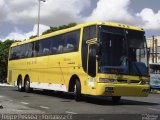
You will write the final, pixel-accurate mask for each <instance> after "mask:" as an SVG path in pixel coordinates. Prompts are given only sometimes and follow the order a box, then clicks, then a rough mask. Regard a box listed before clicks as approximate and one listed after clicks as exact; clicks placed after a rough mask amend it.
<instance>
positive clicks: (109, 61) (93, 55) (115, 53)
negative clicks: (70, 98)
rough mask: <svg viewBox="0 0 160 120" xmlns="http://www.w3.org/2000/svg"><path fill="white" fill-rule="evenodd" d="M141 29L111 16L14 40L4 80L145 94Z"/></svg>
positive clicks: (26, 86)
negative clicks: (23, 39)
mask: <svg viewBox="0 0 160 120" xmlns="http://www.w3.org/2000/svg"><path fill="white" fill-rule="evenodd" d="M144 35H145V32H144V30H143V29H141V28H139V27H135V26H129V25H125V24H120V23H113V22H90V23H85V24H80V25H77V26H75V27H72V28H68V29H65V30H60V31H57V32H53V33H50V34H46V35H42V36H40V37H36V38H33V39H30V40H25V41H22V42H17V43H14V44H13V45H12V46H11V48H10V54H9V61H8V78H7V79H8V83H10V84H12V85H16V86H18V90H19V91H23V90H25V91H26V92H30V91H31V90H32V89H33V88H38V89H45V90H55V91H64V92H72V93H74V96H75V100H77V101H78V100H81V98H82V95H84V94H85V95H93V96H110V97H112V100H113V101H114V102H118V101H119V100H120V98H121V96H139V97H145V96H148V93H149V76H148V64H147V62H148V61H147V45H146V39H145V36H144Z"/></svg>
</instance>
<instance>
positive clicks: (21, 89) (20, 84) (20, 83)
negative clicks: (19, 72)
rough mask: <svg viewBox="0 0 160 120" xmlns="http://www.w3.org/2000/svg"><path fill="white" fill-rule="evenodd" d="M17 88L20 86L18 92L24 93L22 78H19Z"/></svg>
mask: <svg viewBox="0 0 160 120" xmlns="http://www.w3.org/2000/svg"><path fill="white" fill-rule="evenodd" d="M17 86H18V91H19V92H22V91H23V90H24V88H23V87H22V77H19V78H18V83H17Z"/></svg>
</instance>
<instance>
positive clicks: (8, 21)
mask: <svg viewBox="0 0 160 120" xmlns="http://www.w3.org/2000/svg"><path fill="white" fill-rule="evenodd" d="M159 5H160V0H46V2H41V14H40V34H41V33H42V32H43V31H45V30H47V29H49V28H50V26H52V27H54V26H59V25H64V24H68V23H71V22H76V23H85V22H90V21H112V22H120V23H124V24H129V25H135V26H139V27H142V28H144V29H145V31H146V36H147V37H151V36H152V35H155V36H158V35H159V36H160V6H159ZM37 19H38V0H0V41H5V40H6V39H14V40H24V39H28V38H29V37H30V36H32V35H36V34H37Z"/></svg>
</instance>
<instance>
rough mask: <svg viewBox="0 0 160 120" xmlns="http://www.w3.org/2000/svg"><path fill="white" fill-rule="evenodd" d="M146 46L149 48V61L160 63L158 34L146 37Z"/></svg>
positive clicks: (159, 37)
mask: <svg viewBox="0 0 160 120" xmlns="http://www.w3.org/2000/svg"><path fill="white" fill-rule="evenodd" d="M147 46H148V48H149V49H150V57H149V63H160V36H153V37H151V38H147Z"/></svg>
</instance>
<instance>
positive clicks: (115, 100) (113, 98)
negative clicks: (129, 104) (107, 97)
mask: <svg viewBox="0 0 160 120" xmlns="http://www.w3.org/2000/svg"><path fill="white" fill-rule="evenodd" d="M120 100H121V96H113V97H112V102H113V104H118V103H119V102H120Z"/></svg>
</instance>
